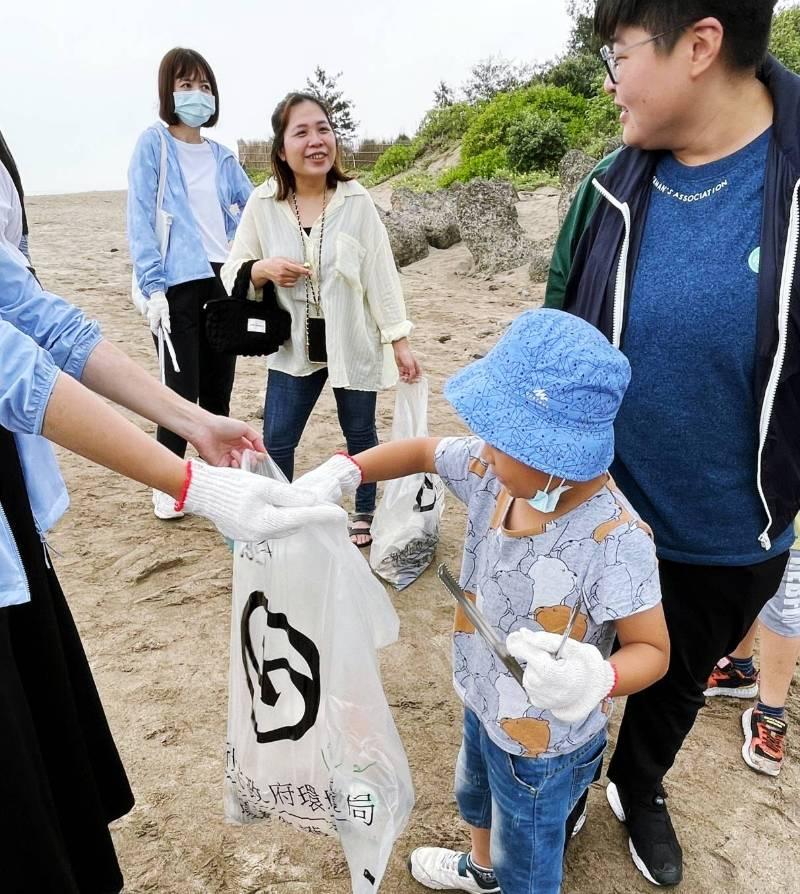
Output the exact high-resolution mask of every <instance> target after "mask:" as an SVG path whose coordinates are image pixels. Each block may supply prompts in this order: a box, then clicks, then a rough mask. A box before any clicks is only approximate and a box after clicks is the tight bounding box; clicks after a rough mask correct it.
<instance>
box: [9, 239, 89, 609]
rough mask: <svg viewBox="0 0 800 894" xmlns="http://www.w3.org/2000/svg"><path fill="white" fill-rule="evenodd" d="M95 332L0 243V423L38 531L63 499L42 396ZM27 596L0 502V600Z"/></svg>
mask: <svg viewBox="0 0 800 894" xmlns="http://www.w3.org/2000/svg"><path fill="white" fill-rule="evenodd" d="M101 339H102V335H101V333H100V327H99V326H98V324H97V323H96V322H94V321H92V320H88V319H87V318H86V317H85V316H84V315H83V313H82V312H81V311H80V310H78V308H77V307H74V306H73V305H71V304H69V303H68V302H67V301H64V299H63V298H59V297H58V296H57V295H52V294H51V293H50V292H45V291H44V290H43V289H42V288H41V286H40V285H39V283H38V282H36V280H35V279H34V277H33V276H32V275H31V274H30V273H29V271H28V270H27V269H26V268H25V267H23V266H21V265H20V263H19V262H18V261H16V260H14V259H13V258H12V257H11V255H10V254H9V253H8V251H7V250H6V249H5V248H3V247H2V246H0V425H2V426H3V427H4V428H6V429H7V430H8V431H10V432H12V433H13V434H14V439H15V441H16V444H17V450H18V452H19V456H20V460H21V463H22V471H23V474H24V476H25V485H26V487H27V491H28V499H29V500H30V504H31V509H32V510H33V517H34V521H35V522H36V528H37V530H38V531H39V534H40V536H41V537H42V538H43V537H44V533H45V532H46V531H47V530H49V529H50V528H51V527H52V526H53V525H54V524H55V523H56V522H57V521H58V520H59V519H60V518H61V516H62V515H63V514H64V512H65V511H66V509H67V507H68V506H69V497H68V496H67V489H66V487H65V486H64V480H63V479H62V477H61V473H60V472H59V470H58V464H57V462H56V458H55V455H54V453H53V448H52V446H51V445H50V442H49V441H47V440H45V438H43V437H41V436H40V433H41V430H42V425H43V424H44V414H45V410H46V409H47V403H48V401H49V400H50V395H51V393H52V391H53V386H54V385H55V382H56V378H57V377H58V375H59V373H60V371H63V372H65V373H67V374H68V375H70V376H72V377H73V378H75V379H80V378H81V376H82V375H83V369H84V366H85V365H86V361H87V360H88V358H89V355H90V354H91V353H92V351H93V350H94V348H95V347H96V346H97V344H98V343H99V342H100V341H101ZM0 474H2V471H0ZM29 599H30V591H29V589H28V582H27V580H26V577H25V570H24V568H23V566H22V560H21V559H20V555H19V550H18V549H17V545H16V543H15V541H14V537H13V535H12V533H11V528H10V526H9V524H8V519H7V518H6V515H5V513H4V512H3V509H2V507H0V608H2V607H4V606H8V605H18V604H20V603H23V602H27V601H28V600H29Z"/></svg>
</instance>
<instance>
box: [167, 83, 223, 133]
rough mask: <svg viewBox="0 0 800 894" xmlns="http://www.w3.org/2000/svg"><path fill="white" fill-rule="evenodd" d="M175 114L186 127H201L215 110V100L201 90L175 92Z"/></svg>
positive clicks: (173, 95) (173, 96)
mask: <svg viewBox="0 0 800 894" xmlns="http://www.w3.org/2000/svg"><path fill="white" fill-rule="evenodd" d="M172 98H173V99H174V100H175V114H176V115H177V116H178V117H179V118H180V119H181V121H182V122H183V123H184V124H185V125H186V126H187V127H202V126H203V125H204V124H205V123H206V121H208V119H209V118H210V117H211V116H212V115H213V114H214V112H215V111H216V110H217V100H216V98H215V97H214V96H212V95H211V94H210V93H203V92H202V91H201V90H176V91H175V92H174V93H173V94H172Z"/></svg>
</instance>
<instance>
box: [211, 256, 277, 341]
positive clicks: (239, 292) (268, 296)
mask: <svg viewBox="0 0 800 894" xmlns="http://www.w3.org/2000/svg"><path fill="white" fill-rule="evenodd" d="M255 263H256V262H255V261H245V263H244V264H242V266H241V267H240V268H239V272H238V273H237V274H236V280H235V282H234V284H233V291H232V294H231V297H230V298H212V299H211V300H210V301H206V303H205V304H204V305H203V310H204V312H205V326H206V337H207V338H208V343H209V344H210V345H211V347H212V348H213V349H214V350H215V351H217V352H218V353H220V354H238V355H240V356H242V357H261V356H263V355H265V354H274V353H275V351H277V350H278V348H279V347H280V346H281V345H282V344H283V343H284V342H285V341H286V340H287V339H288V338H289V337H290V336H291V334H292V317H291V314H290V313H289V311H288V310H284V309H283V308H282V307H280V306H279V304H278V297H277V295H276V294H275V286H274V284H273V283H272V282H271V281H268V282H267V283H266V284H265V285H264V290H263V291H264V297H263V300H262V301H249V300H248V299H247V297H246V296H247V292H248V290H249V288H250V272H251V270H252V268H253V264H255Z"/></svg>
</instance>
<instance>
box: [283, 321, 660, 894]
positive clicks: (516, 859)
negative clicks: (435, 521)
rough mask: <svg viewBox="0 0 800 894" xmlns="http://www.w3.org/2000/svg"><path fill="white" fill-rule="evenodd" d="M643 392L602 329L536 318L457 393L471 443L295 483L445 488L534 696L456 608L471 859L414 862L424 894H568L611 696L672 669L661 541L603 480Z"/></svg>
mask: <svg viewBox="0 0 800 894" xmlns="http://www.w3.org/2000/svg"><path fill="white" fill-rule="evenodd" d="M629 379H630V367H629V365H628V361H627V360H626V358H625V357H624V356H623V354H622V353H620V351H618V350H617V349H616V348H613V347H612V346H611V345H610V344H609V342H608V341H607V340H606V338H605V336H604V335H602V334H601V333H600V332H599V331H598V330H597V329H595V328H594V327H593V326H591V325H590V324H588V323H586V322H585V321H583V320H581V319H579V318H578V317H575V316H572V315H570V314H566V313H563V312H561V311H557V310H535V311H528V312H526V313H524V314H522V315H521V316H520V317H518V318H517V319H516V320H515V322H514V323H513V324H512V325H511V327H510V328H509V330H508V331H507V332H506V333H505V335H504V336H503V337H502V338H501V339H500V341H499V342H498V343H497V345H496V346H495V347H494V348H493V349H492V350H491V351H490V352H489V353H488V354H487V356H486V357H485V358H483V359H482V360H478V361H476V362H475V363H472V364H470V365H469V366H468V367H466V368H465V369H463V370H461V371H460V372H458V373H457V374H456V375H455V376H453V377H452V378H451V379H450V380H449V381H448V382H447V384H446V385H445V390H444V393H445V397H446V398H447V399H448V400H449V401H450V403H451V404H452V405H453V407H454V408H455V409H456V411H457V412H458V413H459V415H460V416H461V417H462V418H463V419H464V421H465V422H466V423H467V425H468V426H469V427H470V429H471V430H472V432H473V434H472V436H470V437H451V438H415V439H410V440H406V441H394V442H390V443H387V444H383V445H381V446H379V447H375V448H373V449H372V450H367V451H365V452H364V453H360V454H358V455H357V456H355V457H348V456H346V455H344V454H337V455H336V456H334V457H332V458H331V459H329V460H328V461H327V462H326V463H324V464H323V465H322V466H320V467H319V468H318V469H315V470H314V471H312V472H309V473H308V474H307V475H305V476H302V478H300V479H299V480H298V483H299V484H301V486H303V487H305V488H306V489H310V490H313V491H315V492H317V493H318V494H319V495H320V496H321V497H323V498H325V499H334V500H338V499H340V498H341V495H342V494H346V493H353V492H354V491H355V488H356V487H357V486H358V485H359V484H360V483H362V482H366V481H381V480H386V479H389V478H400V477H402V476H404V475H409V474H413V473H417V472H435V473H438V474H439V475H440V476H441V478H442V480H443V481H444V483H445V484H446V485H447V487H448V489H449V490H450V491H451V492H452V493H453V494H454V495H455V496H456V497H457V498H458V499H459V500H461V501H462V502H463V503H465V504H466V506H467V511H468V522H467V532H466V537H465V543H464V554H463V559H462V563H461V575H460V584H461V587H462V588H463V589H464V591H465V592H466V594H467V596H468V598H469V599H470V600H471V601H473V602H474V604H475V605H476V607H477V608H478V609H479V610H480V612H481V613H482V614H483V615H484V617H485V618H486V620H487V621H488V623H489V624H490V625H491V626H492V627H493V628H494V630H495V632H496V634H497V635H498V636H499V637H500V638H501V639H504V640H505V641H506V644H507V647H508V649H509V651H510V652H511V653H512V655H514V656H515V657H516V658H517V659H518V660H519V661H520V662H521V663H522V664H523V665H524V667H525V672H524V676H523V684H522V685H520V684H519V683H517V681H516V680H515V678H514V676H512V674H511V673H510V672H509V671H508V670H507V668H506V666H505V665H504V664H503V663H502V662H501V661H500V659H499V658H498V656H497V655H496V654H495V652H494V651H493V649H492V648H491V647H490V646H489V645H488V643H487V642H486V641H485V640H484V639H483V638H482V637H481V635H480V634H479V633H477V632H476V630H475V628H474V627H473V626H472V624H471V623H470V621H469V619H468V618H467V616H466V615H465V614H464V613H463V612H462V610H461V609H460V608H459V609H457V610H456V617H455V627H454V635H453V681H454V684H455V688H456V691H457V693H458V695H459V696H460V698H461V700H462V701H463V703H464V738H463V744H462V746H461V751H460V753H459V756H458V762H457V765H456V774H455V777H456V778H455V788H456V799H457V801H458V806H459V810H460V812H461V816H462V817H463V819H464V820H465V822H466V823H468V825H469V827H470V835H471V845H472V846H471V849H470V850H469V851H468V852H463V851H459V850H450V849H448V848H443V847H420V848H417V849H416V850H414V851H413V852H412V854H411V857H410V860H409V866H410V869H411V873H412V875H413V876H414V878H415V879H416V880H417V881H418V882H420V883H421V884H423V885H425V886H426V887H428V888H432V889H436V890H445V889H450V890H460V891H472V892H476V894H477V892H499V891H501V890H502V892H503V894H529V892H535V894H557V892H558V891H559V890H560V887H561V877H562V872H563V853H564V847H565V842H566V837H567V825H568V819H569V817H570V814H571V812H572V811H573V808H575V806H576V804H577V803H578V802H579V801H580V800H581V799H582V798H583V797H584V796H585V793H586V791H587V789H588V787H589V785H590V784H591V782H592V781H593V780H594V778H595V776H596V775H597V774H598V773H599V769H600V765H601V762H602V756H603V751H604V749H605V744H606V732H605V730H606V725H607V723H608V718H609V714H610V700H611V697H612V696H621V695H628V694H630V693H632V692H637V691H639V690H641V689H644V688H645V687H647V686H649V685H650V684H651V683H653V682H655V681H656V680H657V679H659V678H660V677H661V676H663V674H664V673H665V671H666V669H667V664H668V652H669V645H668V638H667V632H666V626H665V623H664V617H663V613H662V610H661V605H660V599H661V595H660V591H659V584H658V570H657V563H656V555H655V548H654V545H653V541H652V536H651V533H650V531H649V529H648V528H647V526H646V525H645V524H644V523H643V522H642V521H641V519H640V518H639V517H638V515H637V514H636V512H635V511H634V510H633V508H632V507H631V505H630V503H629V502H628V501H627V500H626V499H625V497H624V496H623V495H622V494H621V493H620V492H619V490H618V489H617V488H616V486H615V485H614V482H613V481H612V480H611V478H610V477H609V475H608V471H607V469H608V466H609V465H610V464H611V460H612V457H613V455H614V418H615V416H616V414H617V410H618V409H619V406H620V403H621V402H622V398H623V395H624V394H625V389H626V387H627V385H628V381H629ZM573 610H574V611H573ZM571 614H572V616H573V618H574V622H573V626H572V629H571V633H570V638H569V639H567V640H566V642H565V643H564V647H563V648H562V649H559V647H560V646H561V640H562V635H563V633H564V631H565V630H566V628H567V626H568V622H569V619H570V616H571ZM615 636H617V637H618V638H619V641H620V644H621V647H620V648H619V650H618V651H616V652H615V653H614V655H613V657H612V658H611V659H610V660H609V655H610V653H611V647H612V644H613V642H614V638H615ZM556 653H558V654H556ZM573 821H574V816H573Z"/></svg>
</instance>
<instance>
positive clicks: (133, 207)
mask: <svg viewBox="0 0 800 894" xmlns="http://www.w3.org/2000/svg"><path fill="white" fill-rule="evenodd" d="M159 133H161V134H162V135H163V136H164V138H165V140H166V142H167V182H166V187H165V189H164V204H163V210H164V211H166V212H167V213H168V214H171V215H172V228H171V229H170V233H169V245H168V247H167V256H166V258H165V259H164V260H163V261H162V259H161V252H160V251H159V247H158V239H157V238H156V231H155V222H156V195H157V193H158V172H159V169H160V167H161V140H160V138H159ZM207 142H208V143H209V145H210V146H211V149H212V150H213V152H214V155H215V157H216V159H217V194H218V195H219V204H220V207H221V208H222V214H223V217H224V219H225V232H226V234H227V236H228V241H230V240H231V239H233V237H234V235H235V233H236V227H237V226H238V225H239V218H240V217H241V213H242V211H243V210H244V206H245V204H246V203H247V199H248V198H249V197H250V193H251V192H252V191H253V184H252V183H251V182H250V180H249V178H248V176H247V174H245V172H244V170H243V169H242V166H241V165H240V164H239V162H238V160H237V158H236V156H235V155H234V154H233V153H232V152H231V150H230V149H228V148H226V147H225V146H221V145H220V144H219V143H215V142H214V141H213V140H208V141H207ZM128 246H129V248H130V253H131V258H132V259H133V269H134V272H135V274H136V281H137V283H138V285H139V290H140V291H141V293H142V295H144V296H145V298H149V297H150V295H151V294H152V293H153V292H166V290H167V289H168V288H169V287H170V286H175V285H178V284H179V283H183V282H191V281H192V280H195V279H208V278H210V277H212V276H213V275H214V271H213V270H212V269H211V264H210V263H209V260H208V256H207V255H206V251H205V249H204V248H203V241H202V238H201V236H200V229H199V227H198V226H197V222H196V221H195V219H194V215H193V214H192V209H191V207H190V205H189V196H188V193H187V191H186V181H185V180H184V178H183V172H182V171H181V166H180V162H179V161H178V150H177V148H176V146H175V138H174V137H173V136H172V134H170V132H169V130H167V128H166V127H165V126H164V125H163V124H161V123H156V124H153V125H152V126H151V127H148V128H147V130H146V131H145V132H144V133H143V134H142V135H141V136H140V137H139V141H138V142H137V143H136V148H135V149H134V150H133V157H132V158H131V163H130V166H129V167H128Z"/></svg>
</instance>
